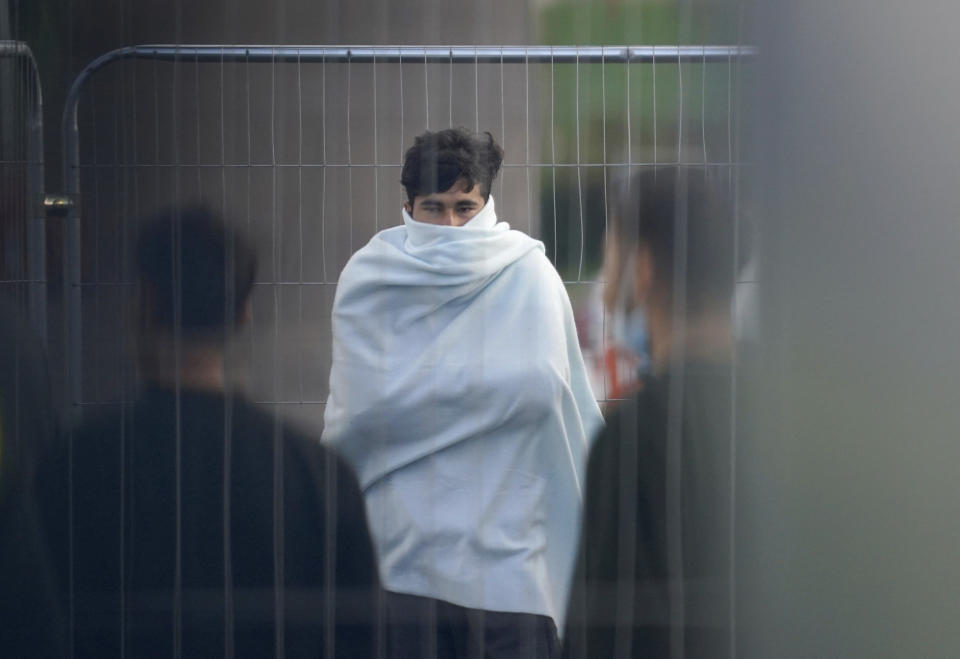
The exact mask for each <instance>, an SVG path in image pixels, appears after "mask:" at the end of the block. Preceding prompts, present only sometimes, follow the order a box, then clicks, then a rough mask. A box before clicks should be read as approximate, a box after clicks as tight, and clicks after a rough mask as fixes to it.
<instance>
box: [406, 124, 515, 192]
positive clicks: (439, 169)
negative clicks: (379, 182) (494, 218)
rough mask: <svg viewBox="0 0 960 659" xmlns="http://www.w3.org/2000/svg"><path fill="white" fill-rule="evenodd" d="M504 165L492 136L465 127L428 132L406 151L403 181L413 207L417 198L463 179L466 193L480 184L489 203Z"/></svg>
mask: <svg viewBox="0 0 960 659" xmlns="http://www.w3.org/2000/svg"><path fill="white" fill-rule="evenodd" d="M501 163H503V149H501V148H500V146H499V145H498V144H497V143H496V142H495V141H494V139H493V136H492V135H491V134H490V133H474V132H472V131H469V130H467V129H465V128H447V129H445V130H438V131H436V132H430V131H427V132H426V133H424V134H422V135H420V136H418V137H417V138H416V139H415V140H414V142H413V146H411V147H410V148H409V149H407V153H406V155H405V156H404V159H403V171H402V173H401V174H400V182H401V183H402V184H403V187H404V188H405V189H406V191H407V200H408V201H409V202H410V204H411V205H412V204H413V200H414V198H415V197H416V196H417V195H428V194H433V193H434V192H444V191H445V190H449V189H450V188H452V187H453V186H454V184H455V183H456V182H457V181H459V180H461V179H462V180H463V181H464V182H465V183H466V185H467V188H466V189H467V192H469V191H470V190H472V189H473V186H475V185H479V186H480V193H481V194H482V195H483V199H484V201H486V200H487V199H488V198H489V197H490V186H491V185H492V183H493V179H494V178H496V176H497V172H499V171H500V165H501Z"/></svg>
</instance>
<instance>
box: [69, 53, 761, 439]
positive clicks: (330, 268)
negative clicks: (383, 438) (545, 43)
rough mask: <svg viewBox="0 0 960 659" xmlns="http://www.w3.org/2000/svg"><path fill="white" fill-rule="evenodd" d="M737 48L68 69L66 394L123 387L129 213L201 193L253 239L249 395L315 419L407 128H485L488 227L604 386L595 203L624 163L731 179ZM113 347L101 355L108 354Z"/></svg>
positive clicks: (221, 58)
mask: <svg viewBox="0 0 960 659" xmlns="http://www.w3.org/2000/svg"><path fill="white" fill-rule="evenodd" d="M752 53H753V50H752V49H751V48H748V47H733V46H701V45H695V46H643V47H508V46H503V47H366V46H357V47H344V46H337V47H313V46H311V47H307V46H303V47H290V46H283V47H280V46H185V45H181V46H174V45H147V46H135V47H128V48H122V49H119V50H116V51H113V52H110V53H107V54H105V55H103V56H102V57H100V58H98V59H97V60H95V61H94V62H92V63H91V64H90V65H89V66H87V67H86V69H84V71H83V72H82V73H81V74H80V75H79V76H78V78H77V79H76V81H75V82H74V84H73V87H72V89H71V91H70V94H69V97H68V101H67V105H66V109H65V111H64V124H63V131H64V146H65V163H64V180H65V181H66V185H67V193H68V194H69V195H70V196H71V197H72V198H73V199H75V200H76V202H77V203H76V205H75V209H74V210H73V211H72V215H71V217H70V222H69V227H70V229H69V231H68V237H69V240H70V246H69V254H68V258H67V261H68V272H69V277H70V283H71V295H70V320H71V330H70V332H69V337H70V342H71V344H70V346H69V349H68V352H69V354H70V368H69V371H70V389H71V391H72V398H73V401H74V403H75V404H77V405H78V406H87V405H99V404H109V403H112V402H116V401H118V400H120V399H122V398H124V397H125V392H126V391H128V390H129V387H130V386H131V385H132V383H133V379H134V373H133V367H132V364H131V362H130V360H129V359H128V357H127V356H126V355H127V354H128V353H129V351H127V350H125V349H123V348H122V347H123V346H124V341H125V340H126V339H125V337H127V336H129V332H126V331H124V330H125V329H126V327H127V324H128V322H129V319H128V318H127V315H126V314H127V312H126V309H127V308H128V305H127V304H126V301H127V299H128V296H129V294H130V291H131V282H132V273H131V267H130V263H129V259H128V257H127V254H128V253H129V247H130V244H131V242H132V238H133V236H134V235H135V233H136V224H135V222H136V218H138V217H142V216H143V215H144V214H148V213H149V212H150V211H152V210H154V209H156V208H158V207H162V206H166V205H170V204H174V203H183V202H189V201H202V202H204V203H206V204H208V205H210V206H212V207H214V208H215V209H217V210H221V211H223V212H224V213H225V214H226V216H227V217H228V218H231V219H232V220H233V221H235V222H239V223H241V224H243V225H244V226H245V227H246V228H247V229H248V230H249V231H250V232H251V233H252V234H253V235H254V236H255V237H257V238H258V239H259V240H258V242H259V244H260V245H261V246H262V254H261V257H262V258H261V264H262V265H261V269H260V275H259V278H258V281H257V285H256V291H255V295H254V303H253V322H252V323H251V327H250V328H249V329H248V330H247V331H246V334H245V335H244V336H243V337H241V340H240V343H241V348H240V350H239V351H238V352H239V353H240V356H241V358H242V361H244V362H246V364H245V366H247V367H248V368H246V369H242V370H246V371H248V372H250V373H251V374H252V375H251V380H250V382H249V388H250V390H251V391H252V393H253V394H254V398H255V399H257V400H259V401H261V402H263V403H267V404H272V405H276V406H279V409H280V410H281V412H282V413H283V414H284V415H286V416H292V417H295V418H297V419H299V420H300V421H302V422H305V423H307V424H309V425H311V426H313V427H314V428H318V427H319V426H320V424H321V419H322V409H323V404H324V401H325V399H326V396H327V374H328V372H329V363H330V355H329V350H330V327H329V317H330V308H331V305H332V301H333V293H334V289H335V285H336V282H337V278H338V275H339V272H340V270H341V268H342V267H343V265H344V264H345V262H346V260H347V259H348V258H349V256H350V255H351V254H352V253H353V252H354V251H355V250H356V249H357V248H359V247H360V246H362V245H363V244H364V243H365V242H366V241H367V240H368V239H369V238H370V237H371V236H372V235H373V234H374V233H375V232H376V231H377V230H379V229H382V228H385V227H388V226H392V225H395V224H399V223H400V221H401V220H400V214H399V206H400V205H401V203H402V201H403V197H402V193H401V192H402V191H401V187H400V184H399V173H400V172H399V167H400V165H401V162H402V155H403V152H404V149H405V148H406V147H407V146H409V144H410V143H411V142H412V139H413V137H414V136H415V135H417V134H419V133H421V132H422V131H423V130H425V129H428V128H429V129H436V128H440V127H446V126H449V125H464V126H467V127H470V128H475V129H480V130H489V131H490V132H491V133H492V134H493V135H494V137H495V138H496V140H497V141H498V142H499V143H501V144H502V145H503V146H504V148H505V151H506V158H505V162H504V168H503V170H502V172H501V175H500V177H499V179H498V181H497V182H495V184H494V189H493V194H494V196H495V198H496V201H497V208H498V215H499V216H500V217H501V219H504V220H506V221H508V222H510V223H511V225H512V226H514V227H515V228H519V229H522V230H524V231H527V232H529V233H531V234H532V235H534V236H536V237H539V238H541V239H543V240H544V241H545V242H546V243H547V247H548V250H547V251H548V256H550V258H551V259H552V260H553V261H554V263H555V264H556V265H557V267H558V270H559V271H560V272H561V274H562V276H563V278H564V280H565V282H566V283H567V285H568V289H569V291H570V293H571V297H572V299H573V302H574V305H575V308H576V309H577V314H578V322H579V325H580V330H581V335H582V340H583V341H584V343H585V346H584V347H585V354H586V357H587V359H588V362H590V363H591V364H593V365H594V366H595V369H594V370H595V371H596V372H597V373H598V374H599V375H598V380H597V391H598V397H600V398H603V399H606V398H607V397H608V392H607V391H606V384H605V379H604V377H603V364H602V353H603V342H604V336H605V334H606V333H605V331H604V327H603V325H604V322H605V319H604V312H603V309H602V306H600V305H599V300H600V297H599V293H598V291H599V290H600V287H601V286H602V282H600V280H599V275H598V266H599V262H600V259H601V244H602V236H603V232H604V228H605V226H606V198H607V191H608V189H609V187H610V185H611V184H612V182H613V181H615V180H616V179H617V178H619V177H622V176H624V175H625V174H626V173H627V172H629V171H630V170H631V169H634V168H637V167H645V166H652V165H657V164H669V163H683V164H699V165H705V166H708V167H712V168H716V169H717V171H718V172H719V174H720V176H721V177H722V178H723V179H724V180H726V181H727V182H728V184H729V185H730V186H731V187H733V186H734V185H735V182H736V179H737V168H738V166H739V157H738V151H737V146H736V145H737V143H738V134H737V131H738V113H739V109H738V105H737V101H736V99H737V86H738V85H739V80H740V76H741V68H742V67H741V64H740V62H741V61H742V59H743V57H742V56H744V55H751V54H752ZM118 347H119V348H118Z"/></svg>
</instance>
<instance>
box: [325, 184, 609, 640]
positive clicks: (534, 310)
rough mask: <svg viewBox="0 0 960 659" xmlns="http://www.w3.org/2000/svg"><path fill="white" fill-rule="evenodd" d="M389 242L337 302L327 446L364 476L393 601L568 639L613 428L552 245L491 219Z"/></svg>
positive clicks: (413, 225)
mask: <svg viewBox="0 0 960 659" xmlns="http://www.w3.org/2000/svg"><path fill="white" fill-rule="evenodd" d="M403 216H404V217H403V219H404V225H403V226H398V227H394V228H391V229H387V230H385V231H381V232H380V233H378V234H377V235H375V236H374V237H373V238H372V239H371V240H370V242H369V243H368V244H367V245H366V246H364V247H363V248H362V249H360V250H359V251H358V252H357V253H356V254H354V255H353V257H352V258H351V259H350V261H349V262H348V263H347V265H346V267H345V268H344V270H343V273H342V274H341V276H340V281H339V284H338V286H337V293H336V298H335V300H334V307H333V366H332V369H331V373H330V395H329V398H328V400H327V407H326V413H325V418H324V422H325V429H324V441H327V442H329V443H331V444H334V445H335V446H336V447H337V449H338V450H339V451H340V452H341V454H342V455H344V457H345V458H346V459H347V460H348V461H349V462H350V463H351V464H352V465H353V467H354V468H355V470H356V471H357V474H358V476H359V479H360V483H361V486H362V487H363V489H364V493H365V496H366V501H367V508H368V512H369V517H370V525H371V530H372V532H373V535H374V539H375V542H376V545H377V548H378V553H379V559H380V565H381V573H382V576H383V580H384V584H385V586H386V588H387V589H388V590H392V591H396V592H401V593H409V594H414V595H422V596H428V597H436V598H440V599H443V600H446V601H449V602H452V603H454V604H458V605H460V606H467V607H472V608H481V609H486V610H493V611H515V612H526V613H536V614H542V615H549V616H552V617H553V618H554V620H555V621H557V623H558V627H559V628H560V629H562V628H563V614H564V609H565V607H566V599H567V589H568V587H569V582H570V573H571V570H572V561H573V558H574V554H575V550H576V543H577V539H578V530H579V514H580V490H581V485H582V483H583V477H584V471H585V461H586V457H587V452H588V443H589V440H590V439H591V438H592V437H593V435H594V434H595V432H596V430H598V429H599V426H600V424H601V423H602V420H601V416H600V410H599V408H598V406H597V404H596V401H595V400H594V397H593V393H592V391H591V390H590V385H589V383H588V380H587V374H586V370H585V368H584V364H583V358H582V356H581V354H580V348H579V345H578V342H577V334H576V329H575V327H574V322H573V313H572V311H571V308H570V302H569V299H568V297H567V294H566V290H565V289H564V287H563V284H562V282H561V280H560V277H559V276H558V274H557V272H556V270H555V269H554V268H553V266H552V265H551V264H550V262H549V261H548V260H547V258H546V256H545V255H544V250H543V244H542V243H540V242H539V241H536V240H534V239H532V238H530V237H529V236H527V235H526V234H524V233H521V232H519V231H513V230H511V229H510V228H509V225H507V224H506V223H504V222H501V223H497V218H496V213H495V210H494V202H493V198H492V197H491V198H490V199H489V201H488V202H487V204H486V206H485V207H484V208H483V210H482V211H481V212H480V213H479V214H478V215H477V216H475V217H474V218H473V219H472V220H471V221H470V222H468V223H467V224H466V225H464V226H462V227H449V226H437V225H431V224H424V223H420V222H416V221H414V220H413V219H412V218H411V217H410V216H409V215H408V214H407V213H406V212H404V213H403Z"/></svg>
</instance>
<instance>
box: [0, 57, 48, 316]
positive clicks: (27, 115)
mask: <svg viewBox="0 0 960 659" xmlns="http://www.w3.org/2000/svg"><path fill="white" fill-rule="evenodd" d="M0 107H2V112H0V291H2V293H3V294H4V296H5V297H7V298H8V299H13V300H14V303H15V304H16V306H17V307H18V308H19V309H20V310H21V311H22V312H24V313H26V314H27V316H28V317H29V319H30V322H31V324H32V325H33V326H34V327H35V329H36V331H38V332H40V333H41V334H43V335H45V334H46V328H47V315H46V308H47V300H46V241H45V233H44V220H43V203H42V202H43V98H42V94H41V90H40V75H39V73H38V71H37V63H36V60H35V59H34V57H33V53H32V52H31V50H30V47H29V46H28V45H27V44H25V43H23V42H19V41H0Z"/></svg>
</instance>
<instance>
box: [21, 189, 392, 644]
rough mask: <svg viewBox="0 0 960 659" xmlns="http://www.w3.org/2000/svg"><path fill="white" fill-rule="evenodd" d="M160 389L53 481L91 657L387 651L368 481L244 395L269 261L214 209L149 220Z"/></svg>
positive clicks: (105, 425)
mask: <svg viewBox="0 0 960 659" xmlns="http://www.w3.org/2000/svg"><path fill="white" fill-rule="evenodd" d="M135 261H136V276H137V289H138V299H137V312H136V318H137V328H136V331H137V337H136V341H137V356H138V360H139V373H140V375H141V377H142V378H143V380H144V386H143V388H142V391H140V392H139V393H138V395H137V397H136V399H135V400H134V401H133V403H132V404H129V405H123V406H120V407H118V408H115V409H109V410H108V411H107V412H106V413H104V414H102V415H101V416H99V417H98V418H94V419H92V420H89V421H87V422H85V423H84V424H83V425H82V426H81V427H80V428H79V429H78V430H77V432H76V435H75V438H74V441H73V449H72V454H69V455H68V454H66V453H64V454H61V455H59V456H57V458H56V459H54V460H53V461H51V463H50V464H49V465H47V468H46V469H45V471H44V472H43V474H42V476H43V480H42V481H41V482H40V483H39V484H40V487H41V488H42V490H43V497H42V500H43V503H44V509H45V522H46V527H47V530H48V535H49V538H50V545H51V547H52V548H53V549H54V550H55V551H56V552H57V555H58V558H59V560H58V563H57V564H58V567H59V569H60V573H59V579H60V592H61V596H62V598H63V599H64V601H65V603H66V605H67V606H68V607H69V610H70V614H69V615H70V619H71V620H72V628H71V632H72V650H73V653H74V654H73V656H77V657H94V656H96V657H116V656H120V655H121V654H124V653H125V654H127V655H129V656H151V657H152V656H158V657H159V656H163V657H166V656H171V654H176V653H180V654H181V655H182V656H185V657H191V656H193V657H201V656H202V657H209V656H225V655H226V654H232V655H233V656H248V657H263V656H273V655H275V654H276V653H277V652H278V651H279V648H280V647H281V645H282V646H284V648H285V654H286V656H288V657H289V656H297V657H299V656H310V657H318V656H333V653H336V656H369V655H370V654H372V653H373V652H374V649H375V648H374V645H375V641H376V635H375V634H373V633H372V631H371V624H372V623H373V621H374V612H375V603H376V599H377V597H378V595H377V593H378V592H379V580H378V576H377V572H376V563H375V557H374V553H373V548H372V545H371V540H370V536H369V532H368V529H367V524H366V513H365V509H364V503H363V500H362V498H361V494H360V491H359V487H358V485H357V482H356V479H355V477H354V476H353V474H352V472H351V471H350V470H349V468H347V467H346V466H345V465H344V463H342V462H341V461H340V459H339V458H337V457H336V456H335V455H334V454H332V453H330V452H329V451H328V450H326V449H325V448H323V447H321V446H320V445H319V444H318V442H317V441H316V440H314V439H313V438H311V437H308V436H306V435H304V434H302V433H300V432H298V431H297V430H295V429H293V428H291V427H289V426H288V425H286V424H284V423H282V422H281V421H280V420H279V419H278V418H276V417H274V416H271V415H270V414H267V413H265V412H263V411H261V410H260V409H258V408H257V407H255V406H254V405H253V404H252V403H251V402H249V401H248V400H247V399H246V398H245V397H244V396H243V395H242V394H240V393H238V392H234V391H232V390H231V389H230V388H228V387H227V385H226V382H225V378H224V355H225V349H226V346H227V341H228V339H229V337H230V335H231V334H232V333H233V332H234V331H235V330H237V329H239V328H240V327H241V326H242V325H243V323H244V322H245V320H246V318H247V316H248V304H249V296H250V292H251V290H252V287H253V281H254V273H255V263H256V258H255V253H254V250H253V248H252V247H251V245H250V243H249V242H248V240H247V239H246V238H245V237H244V236H243V235H242V234H241V233H240V232H239V231H237V230H235V229H233V228H231V227H230V226H228V225H227V224H226V223H224V222H223V221H222V220H220V219H219V218H218V217H216V216H215V215H213V213H211V212H210V211H209V210H207V209H205V208H202V207H195V208H184V209H176V208H174V209H169V210H166V211H164V212H162V213H160V214H159V215H157V216H155V217H153V218H151V219H149V220H147V221H146V222H145V223H143V224H142V225H141V226H140V227H139V237H138V241H137V246H136V250H135Z"/></svg>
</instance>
